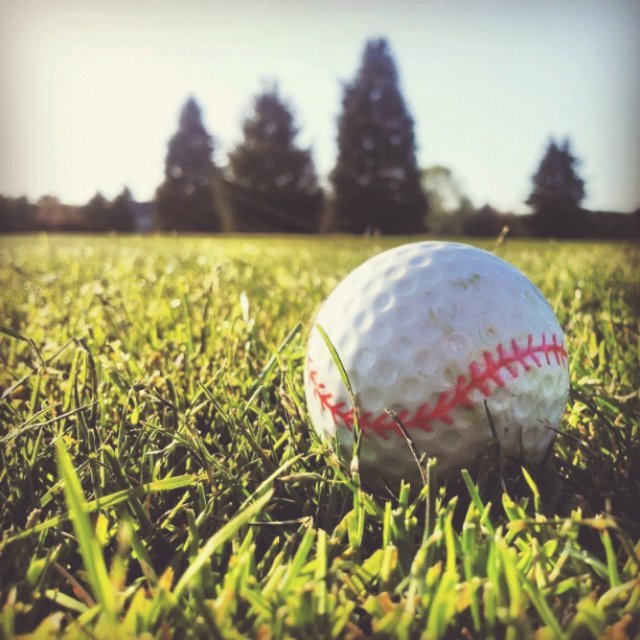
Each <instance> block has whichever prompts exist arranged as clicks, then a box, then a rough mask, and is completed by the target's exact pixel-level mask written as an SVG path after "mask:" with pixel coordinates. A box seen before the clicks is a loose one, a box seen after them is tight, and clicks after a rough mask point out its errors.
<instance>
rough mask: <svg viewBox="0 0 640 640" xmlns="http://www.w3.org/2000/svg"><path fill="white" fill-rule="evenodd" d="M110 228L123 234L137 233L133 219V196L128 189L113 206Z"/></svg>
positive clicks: (124, 190) (123, 191) (125, 189)
mask: <svg viewBox="0 0 640 640" xmlns="http://www.w3.org/2000/svg"><path fill="white" fill-rule="evenodd" d="M109 228H110V229H113V230H114V231H120V232H121V233H131V232H132V231H135V220H134V219H133V196H132V195H131V191H129V189H128V188H127V187H125V188H124V189H123V190H122V193H120V194H119V195H118V196H116V199H115V200H114V201H113V203H112V204H111V212H110V215H109Z"/></svg>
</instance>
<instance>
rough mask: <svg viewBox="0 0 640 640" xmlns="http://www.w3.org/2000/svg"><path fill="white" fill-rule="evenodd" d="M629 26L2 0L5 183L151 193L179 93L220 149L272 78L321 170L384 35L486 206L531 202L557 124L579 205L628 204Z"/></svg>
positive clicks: (636, 63)
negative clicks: (579, 180) (372, 41)
mask: <svg viewBox="0 0 640 640" xmlns="http://www.w3.org/2000/svg"><path fill="white" fill-rule="evenodd" d="M639 34H640V1H638V0H628V1H626V2H623V1H617V0H575V1H574V0H565V1H562V2H561V1H560V0H557V1H550V0H536V1H533V0H531V1H530V2H527V1H525V0H511V1H507V0H504V1H502V2H492V1H488V0H487V1H485V0H455V1H454V0H451V1H445V0H440V1H438V2H435V1H433V2H430V1H423V2H418V1H416V2H406V1H396V2H393V1H389V2H383V1H376V0H369V1H368V2H365V1H364V0H363V1H362V2H353V1H346V2H344V1H343V2H339V1H338V0H325V1H324V2H320V1H312V0H308V1H306V2H300V1H299V2H293V1H278V2H267V1H263V2H258V0H254V1H250V0H234V1H232V2H231V1H230V2H220V1H213V0H211V1H205V0H190V1H189V0H182V1H181V2H179V1H173V2H168V1H153V0H139V1H138V2H130V1H127V2H125V1H121V0H119V1H111V2H102V1H95V0H93V1H92V0H84V1H76V0H15V1H10V0H0V91H1V98H0V193H2V194H5V195H11V196H17V195H21V194H26V195H28V196H29V197H30V198H31V199H36V198H37V197H39V196H41V195H43V194H53V195H57V196H58V197H60V198H61V199H62V200H63V201H65V202H69V203H75V204H82V203H84V202H86V201H87V200H88V199H89V198H90V197H91V196H92V195H93V194H94V193H95V192H96V190H100V191H102V193H104V194H105V195H106V196H107V197H110V198H112V197H114V196H115V195H116V194H117V193H118V192H119V191H120V190H121V189H122V188H123V186H124V185H127V186H129V187H130V188H131V189H132V191H133V193H134V196H135V197H136V198H137V199H139V200H144V199H149V198H151V197H152V196H153V193H154V191H155V188H156V187H157V186H158V184H159V183H160V182H161V181H162V179H163V169H164V157H165V153H166V144H167V141H168V139H169V137H170V136H171V135H172V134H173V133H174V132H175V130H176V127H177V119H178V114H179V111H180V108H181V106H182V104H183V103H184V101H185V100H186V98H187V97H188V96H189V95H193V96H194V97H195V98H196V100H198V102H199V103H200V105H201V107H202V109H203V114H204V121H205V125H206V126H207V128H208V130H209V131H210V133H211V134H212V135H213V136H214V137H215V140H216V143H217V145H216V160H217V162H218V163H219V164H223V163H224V162H225V156H226V152H227V151H228V150H229V149H231V148H232V147H233V145H234V144H235V143H237V142H238V141H239V139H240V125H241V122H242V119H243V116H244V115H246V113H247V110H248V107H249V105H250V103H251V97H252V96H253V95H254V94H255V93H256V92H257V91H259V90H260V89H261V87H262V86H263V82H264V81H265V80H266V81H269V80H272V79H276V80H278V82H279V84H280V87H281V91H282V93H283V94H284V96H285V97H287V98H288V99H289V100H290V102H291V104H292V105H293V106H294V108H295V111H296V114H297V121H298V124H299V125H300V127H301V129H302V131H301V135H300V138H299V140H300V142H301V143H302V144H305V145H310V146H311V147H312V149H313V155H314V159H315V161H316V166H317V168H318V172H319V173H320V174H321V176H323V179H324V177H326V175H327V174H328V173H329V171H330V170H331V168H332V167H333V165H334V162H335V156H336V144H335V138H336V118H337V115H338V113H339V111H340V99H341V93H342V92H341V85H340V83H341V82H343V81H348V80H350V79H351V78H353V76H354V74H355V72H356V70H357V68H358V65H359V61H360V58H361V55H362V50H363V47H364V43H365V41H366V39H367V38H370V37H375V36H380V35H384V36H386V37H387V38H388V39H389V42H390V44H391V48H392V51H393V53H394V56H395V59H396V62H397V65H398V68H399V72H400V79H401V86H402V90H403V93H404V95H405V98H406V100H407V103H408V105H409V108H410V110H411V112H412V114H413V116H414V119H415V121H416V136H417V141H418V160H419V163H420V165H421V166H429V165H433V164H443V165H446V166H448V167H450V168H451V169H452V170H453V171H454V174H455V175H456V176H457V177H458V178H459V180H460V181H461V183H462V184H463V186H464V188H465V190H466V192H467V194H468V195H469V196H470V197H471V199H472V200H473V202H474V203H475V204H476V205H478V206H480V205H482V204H485V203H490V204H492V205H494V206H496V207H498V208H500V209H503V210H514V211H526V206H525V205H524V204H523V201H524V200H525V199H526V197H527V195H528V193H529V190H530V184H531V182H530V180H531V175H532V174H533V172H534V171H535V169H536V168H537V165H538V163H539V161H540V159H541V156H542V153H543V151H544V149H545V147H546V144H547V141H548V139H549V136H556V137H557V138H561V139H562V138H564V137H565V136H568V137H570V139H571V140H572V143H573V148H574V151H575V153H576V155H578V157H580V158H581V159H582V160H583V163H582V165H581V167H580V173H581V175H582V176H583V178H584V179H585V181H586V186H587V193H588V198H587V200H586V202H585V205H586V206H587V207H590V208H593V209H607V210H620V211H630V210H632V209H634V208H636V207H638V206H640V37H639Z"/></svg>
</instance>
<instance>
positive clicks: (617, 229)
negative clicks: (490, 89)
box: [0, 38, 640, 237]
mask: <svg viewBox="0 0 640 640" xmlns="http://www.w3.org/2000/svg"><path fill="white" fill-rule="evenodd" d="M298 134H299V127H298V125H297V123H296V120H295V115H294V111H293V109H292V107H291V105H290V104H289V103H288V102H287V101H286V100H285V99H284V98H283V97H282V96H281V95H280V91H279V89H278V87H277V85H272V86H269V87H267V88H265V89H264V90H263V91H261V92H260V93H258V94H257V95H256V96H255V97H254V99H253V102H252V107H251V110H250V113H249V115H248V116H247V117H246V119H245V121H244V122H243V125H242V139H241V141H240V142H239V143H238V144H237V145H236V146H235V147H234V148H233V149H232V150H231V152H230V153H229V154H228V161H227V163H226V164H225V165H224V166H217V165H216V164H215V162H214V159H213V158H214V150H215V140H214V138H213V136H212V135H211V134H210V133H209V132H208V131H207V130H206V128H205V127H204V124H203V122H202V114H201V109H200V107H199V105H198V103H197V102H196V100H195V99H194V98H193V97H190V98H189V99H188V100H187V101H186V103H185V104H184V106H183V108H182V110H181V113H180V117H179V122H178V129H177V131H176V133H175V134H174V135H173V136H172V137H171V139H170V140H169V143H168V148H167V155H166V159H165V171H164V180H163V182H162V184H161V185H160V186H159V187H158V189H157V191H156V195H155V200H154V203H153V211H151V210H150V207H148V206H147V207H145V206H144V205H141V204H140V203H136V202H135V201H134V199H133V197H132V195H131V193H130V192H129V191H128V190H127V189H125V190H124V191H123V193H121V194H120V195H119V196H118V197H117V198H116V199H115V200H114V201H113V202H108V201H107V200H106V199H105V198H104V197H103V196H102V195H101V194H100V193H98V194H96V196H94V197H93V198H92V199H91V201H90V202H89V203H87V204H86V205H85V206H84V207H80V208H77V207H76V208H73V207H66V206H65V205H62V204H61V203H59V202H58V201H57V200H55V198H51V197H50V196H49V197H46V198H43V199H41V201H39V202H38V204H37V205H36V206H35V207H34V206H33V205H29V203H28V202H26V200H25V199H24V198H22V199H14V200H10V199H6V198H0V231H1V230H5V231H7V230H9V231H11V230H13V231H21V230H28V229H27V228H25V226H27V227H28V226H29V225H31V227H32V228H44V229H50V230H53V229H63V230H66V231H77V230H88V231H95V232H99V231H109V230H114V231H121V232H127V231H133V230H140V229H141V224H140V220H141V219H144V221H143V225H142V227H145V225H146V228H147V229H149V228H151V227H154V228H156V229H159V230H164V231H179V232H220V231H233V232H258V233H261V232H278V233H314V232H319V231H333V232H346V233H358V234H362V233H368V232H370V233H383V234H416V233H424V232H428V231H431V232H434V233H445V234H470V235H493V234H495V233H497V232H499V231H500V229H501V228H502V226H503V225H504V224H508V225H510V226H511V227H512V228H513V229H514V231H516V234H517V235H540V236H545V237H548V236H558V237H579V236H588V235H595V236H598V235H600V236H601V235H613V236H615V235H621V236H628V235H638V234H639V233H640V213H639V212H636V213H635V215H633V216H629V215H624V214H618V215H617V216H616V214H613V213H609V214H604V213H594V212H588V211H585V210H584V209H583V208H582V202H583V200H584V197H585V185H584V181H583V180H582V178H581V177H580V176H579V174H578V170H577V169H578V164H579V162H578V160H577V158H576V156H575V155H574V153H573V151H572V149H571V145H570V142H569V141H568V140H566V141H564V142H561V143H557V142H556V141H554V140H551V141H550V142H549V144H548V147H547V150H546V152H545V154H544V157H543V158H542V160H541V162H540V164H539V167H538V170H537V171H536V173H535V174H534V176H533V178H532V190H531V194H530V195H529V198H528V200H527V204H529V205H530V206H531V208H532V210H533V214H532V215H531V216H516V215H509V214H503V213H500V212H498V211H496V210H495V209H493V208H492V207H490V206H489V205H485V206H483V207H481V208H479V209H476V208H475V207H474V206H473V204H472V203H471V201H470V200H469V198H467V197H466V196H465V195H464V194H463V193H462V190H461V189H460V188H459V186H458V185H457V182H456V181H455V178H454V177H453V175H452V173H451V171H450V170H448V169H447V168H445V167H431V168H429V169H426V170H422V171H421V170H420V168H419V167H418V164H417V160H416V140H415V134H414V121H413V118H412V116H411V114H410V113H409V110H408V107H407V104H406V102H405V100H404V97H403V95H402V92H401V89H400V83H399V78H398V71H397V67H396V64H395V61H394V59H393V56H392V54H391V51H390V48H389V44H388V42H387V41H386V40H385V39H383V38H381V39H375V40H370V41H368V42H367V43H366V46H365V50H364V53H363V56H362V60H361V63H360V67H359V69H358V71H357V73H356V75H355V77H354V78H353V80H352V81H350V82H348V83H346V84H345V85H344V86H343V95H342V111H341V114H340V116H339V119H338V133H337V158H336V164H335V167H334V168H333V170H332V171H331V173H330V175H329V176H328V178H329V185H330V188H329V189H323V188H322V186H321V184H320V180H319V177H318V174H317V172H316V169H315V166H314V163H313V158H312V154H311V150H310V149H308V148H304V147H302V146H300V145H299V144H298V143H297V140H296V139H297V136H298ZM452 202H453V203H452ZM152 216H154V220H153V221H152V220H151V217H152Z"/></svg>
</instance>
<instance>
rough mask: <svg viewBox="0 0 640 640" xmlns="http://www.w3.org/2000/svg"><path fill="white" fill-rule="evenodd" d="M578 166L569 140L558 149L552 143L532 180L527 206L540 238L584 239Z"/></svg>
mask: <svg viewBox="0 0 640 640" xmlns="http://www.w3.org/2000/svg"><path fill="white" fill-rule="evenodd" d="M578 164H579V162H578V160H577V158H576V157H575V156H574V155H573V154H572V152H571V146H570V144H569V141H568V140H565V142H564V143H563V144H562V145H557V144H556V143H555V141H554V140H553V139H552V140H551V141H550V142H549V146H548V147H547V151H546V153H545V155H544V157H543V158H542V161H541V162H540V166H539V167H538V171H537V172H536V173H535V175H534V176H533V180H532V181H533V189H532V191H531V194H530V195H529V198H528V199H527V204H529V205H531V207H532V208H533V211H534V215H533V224H534V226H535V229H536V231H537V233H538V235H541V236H560V237H563V236H564V237H567V236H576V235H584V233H585V232H586V231H587V229H586V228H585V223H586V219H585V216H584V212H583V210H582V209H581V208H580V204H581V202H582V200H583V199H584V196H585V190H584V181H583V180H582V179H581V178H580V177H579V176H578V174H577V173H576V169H575V167H576V165H578Z"/></svg>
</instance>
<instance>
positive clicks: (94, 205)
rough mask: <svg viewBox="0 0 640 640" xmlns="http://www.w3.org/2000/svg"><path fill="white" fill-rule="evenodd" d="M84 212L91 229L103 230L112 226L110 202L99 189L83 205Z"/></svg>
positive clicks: (88, 226)
mask: <svg viewBox="0 0 640 640" xmlns="http://www.w3.org/2000/svg"><path fill="white" fill-rule="evenodd" d="M58 205H59V203H58ZM82 213H83V215H84V217H85V219H86V224H87V229H88V230H89V231H95V232H103V231H108V230H109V229H110V228H111V227H110V226H109V214H110V204H109V201H108V200H107V199H106V198H105V197H104V196H103V195H102V194H101V193H100V192H99V191H98V192H96V195H95V196H93V198H91V200H89V202H87V204H85V205H84V207H82Z"/></svg>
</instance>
